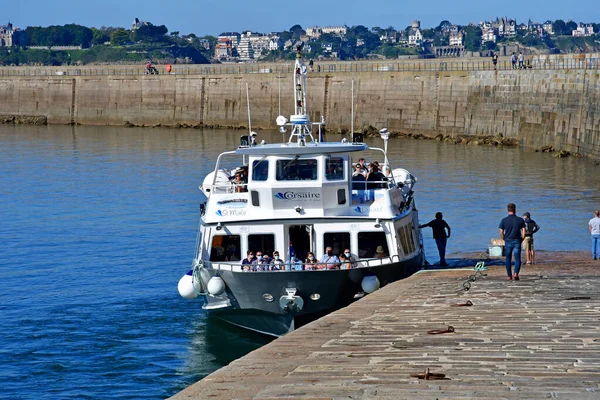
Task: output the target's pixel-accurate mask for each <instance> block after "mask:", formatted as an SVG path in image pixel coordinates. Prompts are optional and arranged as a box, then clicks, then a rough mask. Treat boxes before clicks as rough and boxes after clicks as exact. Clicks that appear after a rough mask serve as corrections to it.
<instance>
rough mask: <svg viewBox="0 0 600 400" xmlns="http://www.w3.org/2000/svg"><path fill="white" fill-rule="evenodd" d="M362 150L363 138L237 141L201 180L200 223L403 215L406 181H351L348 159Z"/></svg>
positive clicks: (407, 190)
mask: <svg viewBox="0 0 600 400" xmlns="http://www.w3.org/2000/svg"><path fill="white" fill-rule="evenodd" d="M367 149H368V147H367V145H366V144H364V143H348V142H340V143H318V142H309V143H306V144H298V143H283V144H270V145H255V146H242V147H240V148H238V149H237V150H235V151H231V152H226V153H222V154H221V155H220V156H219V159H218V160H217V166H216V169H215V172H213V173H211V174H209V176H207V178H206V179H205V181H204V184H203V185H202V190H203V192H204V193H205V194H206V195H207V197H208V201H207V204H206V209H205V213H204V217H203V219H204V222H205V223H218V222H223V223H225V222H243V221H248V220H252V221H256V220H272V219H278V220H281V219H299V218H301V219H311V218H327V217H348V218H395V217H398V216H401V215H403V214H404V213H405V212H406V209H407V208H408V205H409V204H410V196H411V195H412V191H411V190H410V187H409V186H408V185H406V182H405V181H401V182H398V181H397V179H395V178H394V176H393V175H391V174H390V175H388V176H385V175H384V174H372V175H373V176H371V177H370V178H369V180H368V181H367V180H366V179H365V180H364V181H353V178H352V175H353V170H354V168H353V163H356V162H357V161H358V158H359V155H355V154H354V153H355V152H359V151H363V150H367ZM371 150H376V151H377V150H378V151H381V152H382V160H384V159H385V153H384V152H383V150H382V149H378V148H371ZM236 155H237V156H239V155H242V157H241V158H242V160H240V164H239V167H238V168H236V169H235V171H236V172H234V173H232V174H228V173H227V172H226V171H224V170H222V169H221V168H220V165H221V164H222V163H223V162H224V159H225V158H229V157H235V156H236ZM353 155H354V159H353ZM236 173H237V174H240V175H241V177H240V178H236V176H235V175H236ZM396 176H398V175H396ZM408 176H410V175H409V174H408ZM411 178H412V177H411ZM410 186H412V185H410Z"/></svg>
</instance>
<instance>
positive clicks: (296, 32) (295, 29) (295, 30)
mask: <svg viewBox="0 0 600 400" xmlns="http://www.w3.org/2000/svg"><path fill="white" fill-rule="evenodd" d="M290 34H291V35H292V37H291V39H292V40H299V39H300V36H303V35H306V31H305V30H304V29H302V27H301V26H300V25H294V26H292V27H291V28H290Z"/></svg>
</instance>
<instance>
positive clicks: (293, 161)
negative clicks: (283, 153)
mask: <svg viewBox="0 0 600 400" xmlns="http://www.w3.org/2000/svg"><path fill="white" fill-rule="evenodd" d="M309 161H311V162H312V163H313V164H314V165H313V166H312V168H311V169H310V170H309V171H308V172H309V174H310V177H308V175H305V172H307V170H305V169H302V167H304V168H306V167H307V164H308V162H309ZM283 163H286V165H283ZM292 166H294V167H295V169H296V172H295V173H290V172H289V171H288V172H287V174H290V175H287V176H286V175H283V174H282V175H280V171H282V170H286V169H288V168H290V167H292ZM303 176H307V177H303ZM318 179H319V160H318V158H300V157H299V156H296V157H294V158H279V159H277V160H275V180H276V181H277V182H295V181H317V180H318Z"/></svg>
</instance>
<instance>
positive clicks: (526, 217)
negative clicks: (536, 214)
mask: <svg viewBox="0 0 600 400" xmlns="http://www.w3.org/2000/svg"><path fill="white" fill-rule="evenodd" d="M523 221H525V239H523V249H524V250H525V258H526V260H527V261H526V262H525V264H535V250H534V248H533V234H534V233H536V232H537V231H539V230H540V226H539V225H538V224H536V223H535V221H534V220H532V219H531V214H529V212H526V213H525V214H523Z"/></svg>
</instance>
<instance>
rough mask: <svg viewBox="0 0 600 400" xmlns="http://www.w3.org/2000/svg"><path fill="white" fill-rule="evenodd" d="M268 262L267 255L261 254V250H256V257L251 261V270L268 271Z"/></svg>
mask: <svg viewBox="0 0 600 400" xmlns="http://www.w3.org/2000/svg"><path fill="white" fill-rule="evenodd" d="M265 257H266V259H265ZM269 264H270V262H269V256H267V255H266V254H265V255H264V256H263V253H262V251H257V252H256V258H255V259H254V260H253V261H252V271H268V270H269Z"/></svg>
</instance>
